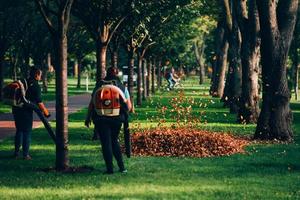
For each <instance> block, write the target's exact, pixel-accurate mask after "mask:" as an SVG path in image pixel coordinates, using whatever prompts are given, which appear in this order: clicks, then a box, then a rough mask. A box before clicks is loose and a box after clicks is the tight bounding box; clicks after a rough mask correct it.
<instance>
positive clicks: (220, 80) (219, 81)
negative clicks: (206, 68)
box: [213, 39, 229, 98]
mask: <svg viewBox="0 0 300 200" xmlns="http://www.w3.org/2000/svg"><path fill="white" fill-rule="evenodd" d="M223 44H224V45H222V48H221V53H220V55H219V57H218V58H217V59H218V60H217V63H218V64H217V65H218V66H219V67H218V71H217V75H216V77H217V78H216V85H217V94H215V95H213V96H214V97H220V98H221V97H222V96H223V94H224V87H225V76H226V70H227V56H228V48H229V44H228V42H227V39H225V41H224V42H223Z"/></svg>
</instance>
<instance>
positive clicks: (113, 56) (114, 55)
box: [111, 49, 118, 68]
mask: <svg viewBox="0 0 300 200" xmlns="http://www.w3.org/2000/svg"><path fill="white" fill-rule="evenodd" d="M111 66H113V67H115V68H118V52H117V50H115V49H114V50H113V52H112V54H111Z"/></svg>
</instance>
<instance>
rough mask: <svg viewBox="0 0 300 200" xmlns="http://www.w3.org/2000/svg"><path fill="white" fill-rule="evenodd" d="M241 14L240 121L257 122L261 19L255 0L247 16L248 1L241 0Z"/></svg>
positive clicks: (251, 0) (250, 3)
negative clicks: (259, 18) (259, 19)
mask: <svg viewBox="0 0 300 200" xmlns="http://www.w3.org/2000/svg"><path fill="white" fill-rule="evenodd" d="M239 7H240V8H241V9H240V11H241V14H240V17H239V21H240V23H239V26H240V29H241V34H242V48H241V58H242V94H241V99H240V109H239V113H238V121H239V122H241V123H256V121H257V119H258V115H259V105H258V104H259V93H258V72H259V47H260V38H259V36H258V35H259V21H258V13H257V9H256V4H255V0H250V1H249V10H248V13H249V14H248V15H249V17H248V16H247V14H246V13H247V5H246V1H240V5H239Z"/></svg>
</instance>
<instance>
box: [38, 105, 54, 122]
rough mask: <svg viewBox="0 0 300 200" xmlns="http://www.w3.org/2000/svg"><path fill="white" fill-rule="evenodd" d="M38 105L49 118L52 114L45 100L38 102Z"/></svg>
mask: <svg viewBox="0 0 300 200" xmlns="http://www.w3.org/2000/svg"><path fill="white" fill-rule="evenodd" d="M38 107H39V109H40V110H41V111H42V113H43V114H44V116H45V117H47V118H48V117H50V116H51V115H50V113H49V111H48V109H47V108H46V106H45V105H44V103H43V102H40V103H38Z"/></svg>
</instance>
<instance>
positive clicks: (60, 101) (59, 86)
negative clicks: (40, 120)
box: [54, 25, 69, 171]
mask: <svg viewBox="0 0 300 200" xmlns="http://www.w3.org/2000/svg"><path fill="white" fill-rule="evenodd" d="M61 26H63V25H61ZM62 32H63V31H62ZM56 41H57V42H56V44H54V45H55V47H56V48H57V49H56V51H55V52H56V54H57V55H56V66H55V84H56V106H55V109H56V138H57V143H56V169H57V170H59V171H63V170H66V169H67V168H68V167H69V157H68V85H67V81H68V77H67V56H68V53H67V36H66V34H63V33H61V35H59V36H58V38H56Z"/></svg>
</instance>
